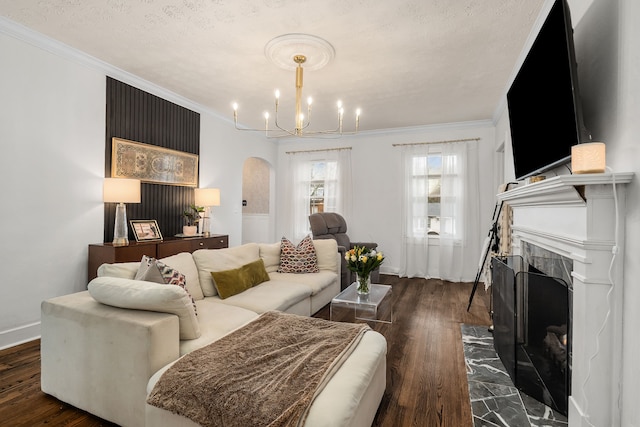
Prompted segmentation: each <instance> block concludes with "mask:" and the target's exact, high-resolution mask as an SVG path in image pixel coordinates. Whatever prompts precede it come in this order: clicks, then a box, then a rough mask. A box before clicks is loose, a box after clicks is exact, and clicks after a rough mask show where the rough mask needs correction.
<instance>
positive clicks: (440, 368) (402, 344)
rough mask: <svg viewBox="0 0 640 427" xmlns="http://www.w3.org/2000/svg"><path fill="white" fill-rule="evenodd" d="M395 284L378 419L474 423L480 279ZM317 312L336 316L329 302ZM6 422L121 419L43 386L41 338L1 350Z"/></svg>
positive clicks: (484, 308) (388, 426)
mask: <svg viewBox="0 0 640 427" xmlns="http://www.w3.org/2000/svg"><path fill="white" fill-rule="evenodd" d="M381 282H383V283H386V284H390V285H392V286H393V301H394V303H393V304H394V309H393V310H394V313H393V314H394V319H393V324H392V325H384V324H374V325H373V327H374V329H376V330H378V331H379V332H381V333H382V334H383V335H384V336H385V337H386V338H387V343H388V353H387V389H386V391H385V394H384V397H383V398H382V402H381V404H380V408H379V410H378V413H377V415H376V418H375V420H374V423H373V425H374V426H380V427H382V426H384V427H398V426H428V427H436V426H437V427H471V426H472V423H471V408H470V405H469V396H468V391H467V376H466V371H465V365H464V355H463V353H462V337H461V334H460V324H461V323H466V324H473V325H489V323H490V319H489V310H488V307H489V299H488V295H487V294H486V293H485V292H484V288H483V287H482V286H480V287H479V288H478V291H477V292H476V295H475V298H474V300H473V304H472V306H471V310H470V311H469V312H467V304H468V300H469V295H470V293H471V288H472V283H449V282H443V281H441V280H436V279H429V280H425V279H406V278H403V279H400V278H398V277H396V276H388V275H383V276H381ZM316 316H317V317H321V318H327V319H328V318H329V307H328V306H327V307H325V308H323V309H322V310H320V311H319V312H318V313H317V314H316ZM0 425H2V426H12V427H13V426H44V425H46V426H61V425H63V426H114V424H112V423H109V422H107V421H104V420H101V419H99V418H97V417H94V416H92V415H90V414H88V413H86V412H84V411H80V410H78V409H76V408H74V407H72V406H70V405H67V404H66V403H63V402H60V401H59V400H57V399H55V398H53V397H51V396H48V395H46V394H44V393H43V392H42V391H41V390H40V341H39V340H36V341H32V342H29V343H26V344H22V345H19V346H16V347H12V348H9V349H6V350H3V351H0Z"/></svg>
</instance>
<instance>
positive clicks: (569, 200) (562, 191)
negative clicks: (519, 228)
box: [498, 172, 634, 207]
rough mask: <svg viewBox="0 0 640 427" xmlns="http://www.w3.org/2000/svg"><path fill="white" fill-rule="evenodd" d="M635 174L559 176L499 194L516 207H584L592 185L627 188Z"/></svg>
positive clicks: (499, 198) (501, 199)
mask: <svg viewBox="0 0 640 427" xmlns="http://www.w3.org/2000/svg"><path fill="white" fill-rule="evenodd" d="M633 175H634V174H633V172H628V173H616V174H610V173H596V174H583V175H560V176H555V177H553V178H549V179H545V180H543V181H538V182H536V183H533V184H528V185H520V186H518V187H515V188H513V189H512V190H509V191H506V192H504V193H500V194H498V200H499V201H505V202H506V203H508V204H509V206H511V207H515V206H549V205H565V206H571V205H573V206H584V204H585V199H584V187H585V186H590V185H591V186H592V185H613V184H614V183H615V184H628V183H630V182H631V180H632V179H633Z"/></svg>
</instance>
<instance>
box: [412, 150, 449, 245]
mask: <svg viewBox="0 0 640 427" xmlns="http://www.w3.org/2000/svg"><path fill="white" fill-rule="evenodd" d="M412 160H413V162H412V174H411V177H412V178H411V189H410V194H411V198H412V203H411V204H410V206H411V231H412V232H413V235H414V236H424V235H425V234H427V235H430V236H438V235H440V188H441V178H442V155H441V154H440V153H434V154H428V155H416V156H414V157H413V159H412Z"/></svg>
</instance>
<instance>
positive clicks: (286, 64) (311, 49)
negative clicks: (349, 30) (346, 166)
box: [233, 34, 360, 138]
mask: <svg viewBox="0 0 640 427" xmlns="http://www.w3.org/2000/svg"><path fill="white" fill-rule="evenodd" d="M264 54H265V56H266V57H267V59H268V60H269V61H271V62H272V63H273V64H275V65H276V66H278V67H280V68H283V69H285V70H292V71H293V70H295V72H296V80H295V84H296V97H295V107H296V112H295V117H294V122H295V127H294V128H293V129H287V128H285V127H283V126H281V125H280V124H279V123H278V105H279V102H280V91H279V90H278V89H276V90H275V115H274V118H273V119H274V124H275V129H274V130H270V129H269V113H268V112H265V113H264V129H250V128H244V127H238V104H237V103H235V102H234V103H233V121H234V124H235V128H236V129H237V130H250V131H261V132H265V135H266V136H267V138H284V137H288V136H297V137H305V136H315V137H318V136H319V137H322V136H328V137H334V138H335V137H340V136H342V135H345V134H355V133H357V132H358V128H359V125H360V109H359V108H358V109H357V110H356V116H355V120H356V122H355V131H353V132H344V131H343V128H342V119H343V116H344V108H343V107H342V101H338V102H337V108H338V111H337V112H338V123H337V126H336V128H335V129H331V130H309V125H310V124H311V104H312V101H313V100H312V98H311V97H309V98H307V111H306V117H305V114H304V113H303V112H302V77H303V68H302V66H303V64H304V67H305V68H306V69H308V70H312V71H313V70H319V69H321V68H322V67H324V66H326V65H327V64H328V63H329V62H331V61H332V60H333V58H334V57H335V54H336V52H335V49H334V48H333V46H332V45H331V43H329V42H328V41H326V40H324V39H321V38H320V37H316V36H312V35H309V34H284V35H282V36H278V37H276V38H274V39H272V40H271V41H269V42H268V43H267V44H266V46H265V47H264ZM305 119H306V120H305Z"/></svg>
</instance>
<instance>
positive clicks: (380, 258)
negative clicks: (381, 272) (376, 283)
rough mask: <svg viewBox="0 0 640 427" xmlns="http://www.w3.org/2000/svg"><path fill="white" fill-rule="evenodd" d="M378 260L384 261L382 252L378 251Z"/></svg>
mask: <svg viewBox="0 0 640 427" xmlns="http://www.w3.org/2000/svg"><path fill="white" fill-rule="evenodd" d="M378 261H382V252H378Z"/></svg>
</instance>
